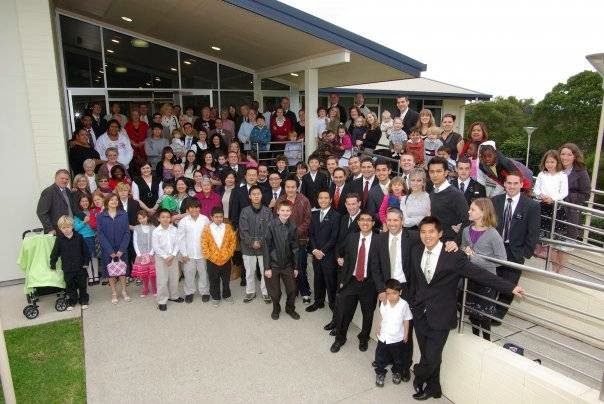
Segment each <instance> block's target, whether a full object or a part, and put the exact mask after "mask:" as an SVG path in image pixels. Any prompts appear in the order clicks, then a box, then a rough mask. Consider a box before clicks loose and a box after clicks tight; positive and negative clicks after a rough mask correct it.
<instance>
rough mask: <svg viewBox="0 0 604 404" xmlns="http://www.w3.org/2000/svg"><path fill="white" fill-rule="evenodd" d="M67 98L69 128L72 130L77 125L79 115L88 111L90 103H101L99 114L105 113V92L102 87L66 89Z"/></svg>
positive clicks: (90, 106)
mask: <svg viewBox="0 0 604 404" xmlns="http://www.w3.org/2000/svg"><path fill="white" fill-rule="evenodd" d="M67 97H68V99H69V122H68V123H69V128H70V132H73V131H74V130H75V129H76V127H78V126H79V120H80V117H81V116H82V115H84V114H86V113H90V109H91V108H92V105H93V104H95V103H99V104H101V109H102V111H101V116H105V114H106V113H107V108H108V106H107V93H106V92H105V90H104V89H94V88H72V89H69V90H67Z"/></svg>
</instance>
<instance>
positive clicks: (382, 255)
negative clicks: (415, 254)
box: [371, 228, 420, 299]
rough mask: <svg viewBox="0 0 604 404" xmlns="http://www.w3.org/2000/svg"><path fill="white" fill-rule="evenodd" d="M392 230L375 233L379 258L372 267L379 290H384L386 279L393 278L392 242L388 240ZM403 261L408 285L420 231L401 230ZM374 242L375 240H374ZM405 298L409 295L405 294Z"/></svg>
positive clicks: (372, 273)
mask: <svg viewBox="0 0 604 404" xmlns="http://www.w3.org/2000/svg"><path fill="white" fill-rule="evenodd" d="M389 234H390V232H387V231H386V232H382V233H380V234H377V235H375V242H376V246H377V260H376V265H374V266H373V267H371V275H372V277H373V281H374V282H375V288H376V289H377V291H378V292H381V291H383V290H384V285H385V283H386V281H387V280H388V279H390V278H392V273H391V272H392V271H391V266H390V265H391V264H390V243H389V242H388V238H389ZM400 236H401V262H402V264H403V273H404V274H405V279H406V280H407V282H406V283H407V286H408V284H409V283H410V282H411V270H410V266H411V265H410V262H411V261H410V258H411V250H412V248H413V247H415V246H416V245H417V244H419V243H420V242H419V233H418V232H417V231H412V230H411V231H410V230H407V229H404V228H403V231H402V232H401V235H400ZM372 243H373V242H372ZM405 299H407V297H406V296H405Z"/></svg>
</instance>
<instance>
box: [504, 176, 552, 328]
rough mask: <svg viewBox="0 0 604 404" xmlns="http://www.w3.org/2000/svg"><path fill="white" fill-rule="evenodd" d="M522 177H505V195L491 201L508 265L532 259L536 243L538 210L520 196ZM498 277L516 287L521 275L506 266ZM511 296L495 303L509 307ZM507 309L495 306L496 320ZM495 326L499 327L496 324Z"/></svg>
mask: <svg viewBox="0 0 604 404" xmlns="http://www.w3.org/2000/svg"><path fill="white" fill-rule="evenodd" d="M522 184H523V182H522V175H521V174H520V173H519V172H511V173H509V174H508V175H507V177H506V179H505V182H504V188H505V191H506V193H505V194H501V195H497V196H495V197H493V198H492V201H493V206H494V207H495V213H497V231H498V232H499V234H501V237H502V238H503V243H504V245H505V251H506V253H507V259H508V261H511V262H515V263H518V264H524V259H525V258H526V259H528V258H531V257H532V256H533V251H534V250H535V245H536V244H537V242H538V241H539V224H540V222H541V206H540V205H539V203H538V202H537V201H534V200H532V199H531V198H529V197H528V196H526V195H524V194H522V193H521V192H520V191H521V189H522ZM497 275H499V276H500V277H502V278H503V279H507V280H508V281H510V282H512V283H513V284H514V285H517V284H518V280H519V279H520V275H521V271H519V270H517V269H515V268H509V267H505V266H500V267H497ZM513 299H514V296H513V295H511V294H509V293H507V294H500V295H499V297H498V298H497V300H498V301H500V302H501V303H505V304H508V305H509V304H512V300H513ZM507 311H508V310H507V307H503V306H499V305H497V317H499V318H503V317H504V316H505V315H506V313H507ZM494 324H498V323H495V322H494Z"/></svg>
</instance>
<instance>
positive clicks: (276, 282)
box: [266, 268, 298, 312]
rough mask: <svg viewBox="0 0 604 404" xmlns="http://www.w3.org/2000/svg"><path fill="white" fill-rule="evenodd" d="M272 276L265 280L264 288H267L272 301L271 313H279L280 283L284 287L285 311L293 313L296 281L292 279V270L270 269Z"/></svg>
mask: <svg viewBox="0 0 604 404" xmlns="http://www.w3.org/2000/svg"><path fill="white" fill-rule="evenodd" d="M271 272H272V276H271V277H270V278H266V286H267V288H268V294H269V296H270V297H271V300H272V301H273V311H276V312H280V311H281V305H280V304H279V301H280V300H281V281H283V286H285V294H286V296H287V300H286V301H285V311H286V312H288V311H293V310H294V309H295V303H296V294H297V292H298V291H297V289H296V280H295V279H294V271H293V269H274V268H273V269H272V271H271Z"/></svg>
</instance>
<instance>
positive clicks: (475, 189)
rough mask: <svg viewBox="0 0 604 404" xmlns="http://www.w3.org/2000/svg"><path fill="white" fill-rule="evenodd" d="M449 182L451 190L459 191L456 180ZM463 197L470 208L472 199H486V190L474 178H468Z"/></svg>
mask: <svg viewBox="0 0 604 404" xmlns="http://www.w3.org/2000/svg"><path fill="white" fill-rule="evenodd" d="M449 182H450V183H451V186H453V188H457V189H459V181H458V179H457V178H455V179H452V180H451V181H449ZM432 189H434V185H433V186H432ZM463 196H464V197H465V198H466V202H468V206H470V204H471V203H472V201H473V200H474V199H478V198H486V196H487V190H486V188H485V187H484V185H482V184H481V183H479V182H478V181H476V180H475V179H474V178H470V182H469V183H468V187H467V188H466V189H465V190H464V193H463Z"/></svg>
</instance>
